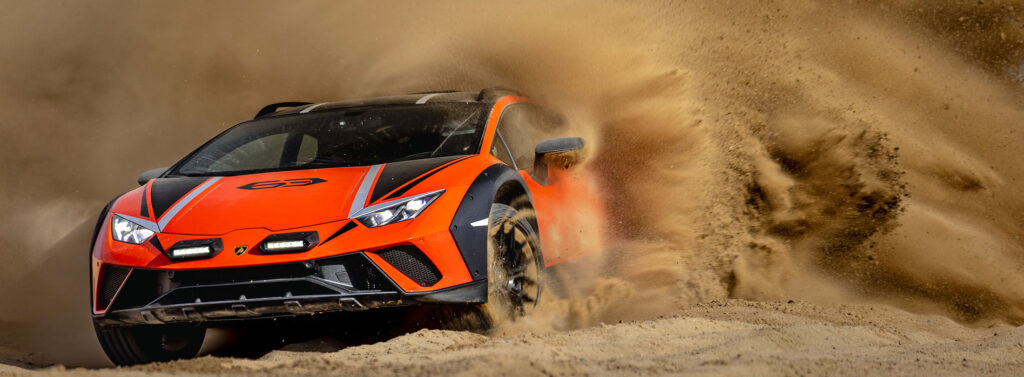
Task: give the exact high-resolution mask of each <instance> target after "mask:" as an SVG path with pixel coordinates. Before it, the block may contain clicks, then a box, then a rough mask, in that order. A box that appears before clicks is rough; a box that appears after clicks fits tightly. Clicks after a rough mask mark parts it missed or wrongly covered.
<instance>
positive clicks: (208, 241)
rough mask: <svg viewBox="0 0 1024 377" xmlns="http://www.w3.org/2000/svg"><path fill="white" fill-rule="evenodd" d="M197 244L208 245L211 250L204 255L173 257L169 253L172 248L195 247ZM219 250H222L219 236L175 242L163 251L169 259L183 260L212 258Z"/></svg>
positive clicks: (222, 245)
mask: <svg viewBox="0 0 1024 377" xmlns="http://www.w3.org/2000/svg"><path fill="white" fill-rule="evenodd" d="M197 246H209V247H210V250H211V252H210V253H209V254H206V255H196V256H188V257H174V256H172V254H171V252H172V251H174V249H181V248H186V247H197ZM221 250H224V242H222V241H221V240H220V238H203V239H198V240H184V241H178V242H175V243H174V245H171V247H169V248H167V252H166V253H164V254H165V255H167V257H168V258H170V259H171V260H176V261H183V260H195V259H207V258H213V257H214V256H216V255H217V254H220V251H221Z"/></svg>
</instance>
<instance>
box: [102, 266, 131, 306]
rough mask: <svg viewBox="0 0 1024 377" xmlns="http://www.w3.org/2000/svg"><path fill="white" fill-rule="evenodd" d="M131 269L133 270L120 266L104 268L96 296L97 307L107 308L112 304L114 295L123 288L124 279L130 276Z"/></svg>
mask: <svg viewBox="0 0 1024 377" xmlns="http://www.w3.org/2000/svg"><path fill="white" fill-rule="evenodd" d="M129 271H131V269H130V268H128V267H120V266H107V267H105V268H104V269H103V275H102V277H101V278H100V287H99V288H100V289H99V295H98V297H96V299H97V301H98V302H97V304H98V305H97V307H99V308H106V307H107V306H109V305H110V301H111V300H113V299H114V295H116V294H117V291H118V290H119V289H121V284H122V283H124V279H125V278H127V277H128V272H129Z"/></svg>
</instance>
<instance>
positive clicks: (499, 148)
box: [491, 132, 515, 166]
mask: <svg viewBox="0 0 1024 377" xmlns="http://www.w3.org/2000/svg"><path fill="white" fill-rule="evenodd" d="M491 155H492V156H494V157H497V158H498V159H499V160H501V162H504V163H505V164H506V165H508V166H515V165H513V164H512V156H509V154H508V149H506V148H505V143H504V142H502V141H501V138H500V137H498V133H497V132H495V133H494V139H493V140H491Z"/></svg>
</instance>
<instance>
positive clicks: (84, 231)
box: [0, 0, 1024, 375]
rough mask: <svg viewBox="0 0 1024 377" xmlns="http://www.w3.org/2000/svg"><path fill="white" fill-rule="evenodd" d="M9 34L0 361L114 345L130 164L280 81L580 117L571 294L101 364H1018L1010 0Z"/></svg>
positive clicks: (65, 22) (104, 13) (249, 17)
mask: <svg viewBox="0 0 1024 377" xmlns="http://www.w3.org/2000/svg"><path fill="white" fill-rule="evenodd" d="M0 53H2V57H3V58H4V59H3V61H0V68H3V69H0V87H2V88H4V89H3V91H2V94H0V114H4V115H3V116H0V131H2V132H3V134H2V140H4V141H6V142H7V143H6V147H5V148H0V180H2V182H4V185H3V188H2V189H0V214H2V219H3V224H4V225H5V226H3V227H0V255H2V256H3V257H4V258H5V259H4V261H3V263H0V286H2V287H4V288H5V289H3V290H2V291H0V304H2V305H0V373H8V372H11V371H13V372H14V373H26V372H24V371H22V369H20V368H24V367H27V368H30V369H33V370H34V368H40V367H44V368H47V367H50V366H53V365H64V366H66V367H70V368H75V367H83V366H84V367H102V366H106V365H108V363H107V361H106V360H105V358H104V356H103V355H102V352H100V351H99V349H98V345H97V343H96V340H95V337H94V334H93V333H92V329H91V324H90V323H89V318H88V312H87V311H86V310H87V309H85V308H86V307H87V306H88V303H87V302H88V300H87V294H88V293H87V292H88V288H87V286H86V282H87V281H88V277H87V270H86V266H85V253H86V247H87V246H86V245H87V244H88V239H89V237H90V232H91V229H92V224H93V223H94V221H95V218H94V217H95V215H96V213H97V212H98V211H99V209H100V208H102V207H103V205H104V204H105V203H106V202H107V201H109V200H110V198H111V197H113V196H115V195H117V194H118V193H120V192H124V191H126V190H129V189H132V188H133V187H134V185H135V183H134V182H135V177H136V175H137V174H138V173H139V172H142V171H144V170H146V169H149V168H153V167H157V166H166V165H169V164H170V163H172V162H173V161H175V160H176V159H177V158H180V157H181V156H182V155H184V154H185V153H187V152H188V151H189V150H191V149H192V148H194V147H195V146H196V145H199V144H200V143H202V142H203V141H205V140H206V139H208V138H209V137H211V136H213V135H215V134H217V133H218V132H220V131H221V130H223V129H224V128H226V127H228V126H229V125H231V124H234V123H236V122H238V121H241V120H244V119H247V118H249V117H251V116H252V115H253V114H254V113H255V111H256V110H257V109H258V108H260V107H261V106H262V105H263V104H265V103H270V102H278V101H286V100H307V101H313V102H318V101H327V100H335V99H344V98H358V97H366V96H373V95H383V94H393V93H405V92H422V91H428V90H436V89H466V90H468V89H478V88H481V87H486V86H506V87H514V88H518V89H520V90H522V91H523V92H524V93H526V94H528V95H529V96H531V97H532V98H534V99H535V100H536V101H537V102H538V103H541V104H543V105H545V106H548V107H551V108H553V109H556V110H558V111H560V112H562V113H564V114H565V115H566V116H567V118H568V119H569V121H570V124H571V125H572V128H573V131H574V133H575V134H577V135H580V136H583V137H585V138H586V139H587V143H588V149H589V150H588V156H589V158H588V160H587V162H586V163H585V165H584V166H583V168H585V169H588V170H589V171H591V172H593V176H592V177H593V179H594V181H595V184H596V185H598V186H599V187H600V189H601V192H602V195H603V197H604V199H605V202H606V204H607V207H608V210H607V213H608V216H607V217H606V218H602V219H600V220H601V224H600V225H601V226H603V227H604V229H606V230H607V231H606V232H605V235H606V237H605V239H603V240H601V241H602V244H603V245H605V246H604V247H602V248H600V249H599V250H595V251H594V255H593V256H592V257H591V258H588V259H587V260H584V261H580V263H577V264H576V265H575V266H573V267H572V271H571V272H567V273H566V274H567V276H563V278H565V279H566V280H567V281H570V282H571V284H569V286H568V287H566V289H565V290H566V295H565V296H564V297H561V298H558V299H549V300H547V301H546V302H544V303H542V304H543V307H542V308H541V310H539V311H538V312H537V313H535V315H533V316H532V317H530V318H527V319H526V320H524V321H521V322H519V323H515V324H508V325H504V326H502V327H501V328H499V329H498V332H497V333H496V334H492V335H479V334H475V333H467V332H445V331H438V330H426V331H424V332H418V333H414V334H412V335H407V336H404V337H398V338H395V339H392V340H389V341H387V342H384V343H380V344H375V345H362V346H355V347H351V348H345V349H341V350H338V349H337V347H335V349H330V347H328V348H326V349H324V348H323V347H321V346H319V345H318V343H314V344H309V343H308V342H305V341H303V342H300V343H301V344H303V345H302V346H295V347H299V348H300V349H310V348H312V349H315V350H317V351H318V352H316V353H301V352H294V351H288V349H290V348H289V347H285V348H282V349H281V350H277V351H273V352H271V353H269V354H267V355H264V356H260V357H258V358H257V359H255V360H251V359H248V358H241V359H239V358H237V357H236V358H227V359H216V358H209V357H206V358H202V359H200V360H196V361H183V362H176V363H171V364H165V365H151V366H145V367H141V368H137V369H129V370H117V371H113V370H97V371H93V372H91V373H97V374H103V373H140V374H144V373H175V372H181V371H195V372H199V371H207V372H210V373H224V374H231V373H253V374H260V373H279V374H288V373H289V372H291V371H294V370H298V371H304V370H305V369H302V368H305V367H307V364H309V365H308V367H309V368H311V369H310V371H311V373H313V372H312V371H315V370H321V371H323V370H328V369H329V370H330V371H332V372H334V373H346V372H347V371H348V370H349V369H352V370H365V371H368V372H369V371H372V372H375V373H380V374H384V373H395V374H425V373H429V372H432V371H435V369H432V368H437V369H436V370H437V371H447V370H449V369H445V368H451V369H450V370H452V371H455V370H459V371H462V370H465V371H476V372H480V373H474V374H481V373H482V374H500V373H501V372H502V371H506V370H507V371H514V372H520V371H534V370H536V371H538V372H540V369H529V368H550V370H548V371H549V372H551V373H552V374H574V373H578V374H601V373H608V374H612V373H622V374H629V373H636V374H669V373H708V374H712V373H713V374H726V373H731V374H745V375H747V374H762V373H763V374H770V373H776V374H783V375H795V374H854V373H856V374H861V375H863V374H870V375H880V374H909V375H914V374H921V375H934V374H943V373H945V374H967V373H971V374H980V373H983V372H993V373H996V374H1014V373H1013V371H1014V369H1013V368H1014V367H1015V366H1016V365H1015V364H1014V363H1015V360H1014V359H1015V358H1019V357H1020V356H1021V355H1022V354H1024V353H1022V352H1024V350H1022V349H1021V348H1020V344H1021V339H1020V334H1019V330H1016V328H1015V327H1014V326H1020V325H1021V324H1024V274H1021V273H1020V271H1024V196H1022V195H1021V192H1022V190H1024V168H1022V166H1021V162H1020V158H1019V155H1020V151H1022V150H1024V134H1022V132H1024V129H1022V120H1024V4H1022V3H1021V2H1020V1H995V0H992V1H984V2H978V1H959V0H950V1H930V0H907V1H899V2H891V1H863V2H843V1H825V0H821V1H803V0H801V1H797V0H773V1H748V0H725V1H716V2H697V1H695V2H690V1H682V2H673V3H664V2H656V1H651V2H638V1H607V2H589V1H588V2H566V3H553V2H541V1H529V2H514V3H508V4H495V3H480V4H477V3H462V2H431V3H429V4H421V3H413V2H410V3H388V4H383V5H381V4H370V3H365V4H364V3H340V2H333V1H325V2H320V1H303V2H299V3H298V4H295V5H289V6H286V7H282V6H281V5H280V4H278V3H274V2H269V1H268V2H262V1H245V2H235V3H232V2H218V3H207V2H199V1H195V2H190V1H186V2H168V3H158V2H148V3H145V4H133V5H130V6H129V5H124V4H120V3H113V2H110V3H107V2H102V1H93V2H59V1H39V2H32V3H12V4H9V5H8V6H6V7H5V12H3V13H0ZM790 300H794V301H796V302H795V303H793V304H789V303H788V302H789V301H790ZM712 302H714V303H725V304H722V305H719V304H710V303H712ZM620 321H621V324H620ZM623 334H626V335H623ZM993 334H998V335H993ZM339 342H340V343H346V344H348V343H350V342H352V340H351V339H342V340H338V339H333V340H329V341H326V342H325V344H335V345H336V344H338V343H339ZM364 342H366V340H365V339H356V340H355V343H364ZM833 346H834V347H836V348H835V349H834V350H832V349H831V347H833ZM374 347H376V348H374ZM388 347H392V353H391V354H387V353H386V352H385V353H384V355H378V354H377V353H376V352H373V353H372V354H371V351H378V350H381V349H383V350H385V351H386V350H387V348H388ZM447 347H451V350H448V349H447ZM208 348H210V349H219V348H217V347H208ZM228 348H231V347H230V346H228ZM440 350H445V352H441V351H440ZM733 350H736V351H737V352H732V351H733ZM218 352H222V351H218ZM325 352H326V353H325ZM412 353H415V354H416V356H417V357H415V358H413V357H409V356H411V354H412ZM737 353H738V354H740V357H739V358H736V354H737ZM645 355H651V356H650V357H652V358H645V357H642V356H645ZM654 355H658V356H657V357H654ZM425 356H429V358H425ZM475 356H479V357H475ZM478 359H479V360H478ZM919 360H920V361H919ZM531 362H532V364H531ZM346 363H350V364H346ZM702 363H704V364H703V365H702ZM225 364H227V365H237V368H235V367H232V368H235V369H231V368H227V369H225V367H224V366H223V365H225ZM57 368H58V369H59V368H62V367H57ZM296 368H298V369H296ZM317 368H319V369H317ZM353 368H354V369H353ZM360 368H365V369H360ZM475 368H476V369H475ZM616 368H622V369H616ZM659 368H663V369H659ZM39 372H40V373H64V371H61V370H56V369H44V370H42V371H39ZM74 372H75V373H79V372H81V371H80V370H74Z"/></svg>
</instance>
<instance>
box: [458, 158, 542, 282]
mask: <svg viewBox="0 0 1024 377" xmlns="http://www.w3.org/2000/svg"><path fill="white" fill-rule="evenodd" d="M507 183H511V184H518V185H519V186H520V187H521V188H522V190H523V191H524V192H526V195H527V196H529V195H530V192H529V190H528V189H527V188H526V182H524V181H523V178H522V176H520V175H519V173H518V172H516V171H515V170H513V169H512V168H511V167H509V166H508V165H505V164H494V165H491V166H489V167H487V169H484V171H483V172H481V173H480V175H478V176H477V177H476V179H475V180H474V181H473V184H472V185H470V186H469V190H468V191H466V195H465V196H464V197H463V198H462V203H461V204H459V209H458V210H457V211H456V212H455V217H454V218H452V224H451V226H450V227H449V230H450V231H451V233H452V238H454V239H455V244H456V245H458V247H459V252H460V253H461V254H462V259H463V260H465V261H466V267H467V268H469V273H470V275H472V277H473V281H478V280H484V279H487V219H488V218H489V217H490V215H491V204H492V203H494V202H495V199H496V198H497V195H498V193H499V189H501V187H503V186H505V185H506V184H507ZM531 201H532V200H531ZM474 223H475V224H476V225H475V226H474Z"/></svg>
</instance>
